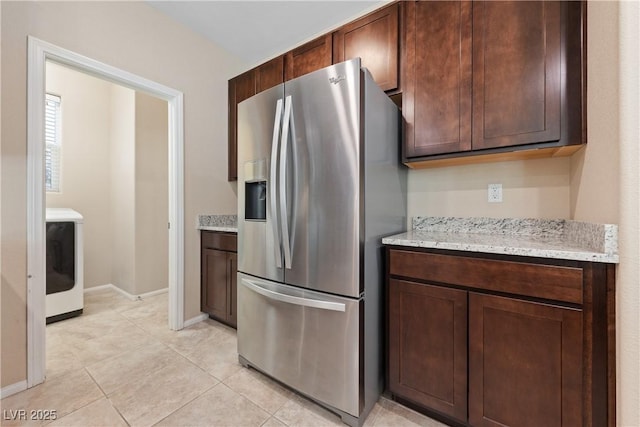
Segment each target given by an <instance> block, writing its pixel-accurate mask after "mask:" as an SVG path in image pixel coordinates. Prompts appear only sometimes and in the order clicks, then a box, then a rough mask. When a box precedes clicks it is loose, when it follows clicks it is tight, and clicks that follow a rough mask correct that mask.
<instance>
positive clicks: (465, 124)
mask: <svg viewBox="0 0 640 427" xmlns="http://www.w3.org/2000/svg"><path fill="white" fill-rule="evenodd" d="M404 6H405V25H406V30H405V49H406V58H405V61H406V62H405V65H406V67H405V70H406V71H405V73H406V74H405V75H404V76H403V81H402V86H403V90H404V93H403V98H402V112H403V115H404V117H405V119H406V128H405V143H404V157H406V158H411V157H420V156H425V155H430V154H441V153H454V152H460V151H467V150H470V149H471V23H472V20H471V2H469V1H418V2H406V3H405V4H404Z"/></svg>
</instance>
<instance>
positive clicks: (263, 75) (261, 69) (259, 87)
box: [255, 55, 284, 93]
mask: <svg viewBox="0 0 640 427" xmlns="http://www.w3.org/2000/svg"><path fill="white" fill-rule="evenodd" d="M255 73H256V93H260V92H262V91H263V90H267V89H271V88H272V87H274V86H277V85H279V84H280V83H282V82H284V55H281V56H278V57H276V58H273V59H272V60H271V61H269V62H265V63H264V64H262V65H259V66H258V67H256V68H255Z"/></svg>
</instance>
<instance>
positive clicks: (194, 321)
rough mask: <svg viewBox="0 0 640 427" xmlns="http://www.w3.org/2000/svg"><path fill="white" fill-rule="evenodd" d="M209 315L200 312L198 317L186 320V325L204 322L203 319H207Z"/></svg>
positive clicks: (186, 326)
mask: <svg viewBox="0 0 640 427" xmlns="http://www.w3.org/2000/svg"><path fill="white" fill-rule="evenodd" d="M208 318H209V315H208V314H207V313H200V314H199V315H197V316H196V317H192V318H191V319H189V320H185V321H184V327H185V328H188V327H189V326H191V325H195V324H196V323H199V322H202V321H203V320H207V319H208Z"/></svg>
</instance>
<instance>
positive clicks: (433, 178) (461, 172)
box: [407, 158, 570, 218]
mask: <svg viewBox="0 0 640 427" xmlns="http://www.w3.org/2000/svg"><path fill="white" fill-rule="evenodd" d="M569 166H570V159H569V158H556V159H538V160H526V161H524V160H523V161H512V162H500V163H486V164H478V165H466V166H455V167H444V168H433V169H420V170H410V171H409V182H408V195H407V199H408V215H409V217H410V218H413V217H414V216H456V217H469V216H486V217H494V218H499V217H511V218H568V217H569V193H570V188H569ZM488 184H502V190H503V194H502V197H503V202H502V203H489V202H487V185H488Z"/></svg>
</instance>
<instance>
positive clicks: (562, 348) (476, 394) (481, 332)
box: [469, 292, 583, 427]
mask: <svg viewBox="0 0 640 427" xmlns="http://www.w3.org/2000/svg"><path fill="white" fill-rule="evenodd" d="M582 354H583V349H582V312H581V310H578V309H572V308H565V307H557V306H553V305H549V304H542V303H537V302H530V301H521V300H517V299H513V298H505V297H498V296H493V295H482V294H478V293H474V292H472V293H470V294H469V422H470V424H471V425H474V426H521V427H538V426H546V427H554V426H558V427H560V426H580V425H582V411H581V408H582Z"/></svg>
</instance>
